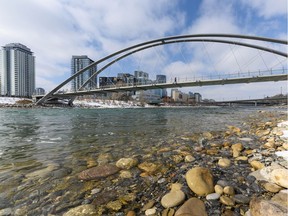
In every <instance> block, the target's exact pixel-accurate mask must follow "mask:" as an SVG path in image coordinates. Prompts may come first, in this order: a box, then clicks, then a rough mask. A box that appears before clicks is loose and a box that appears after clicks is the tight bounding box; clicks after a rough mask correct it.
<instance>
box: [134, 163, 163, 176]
mask: <svg viewBox="0 0 288 216" xmlns="http://www.w3.org/2000/svg"><path fill="white" fill-rule="evenodd" d="M138 168H139V169H140V170H142V171H144V172H147V173H149V174H153V173H155V172H156V171H157V169H158V166H157V165H156V164H154V163H150V162H143V163H141V164H139V165H138Z"/></svg>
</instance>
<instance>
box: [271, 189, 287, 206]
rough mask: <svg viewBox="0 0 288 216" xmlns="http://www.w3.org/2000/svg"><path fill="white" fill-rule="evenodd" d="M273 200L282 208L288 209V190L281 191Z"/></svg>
mask: <svg viewBox="0 0 288 216" xmlns="http://www.w3.org/2000/svg"><path fill="white" fill-rule="evenodd" d="M271 200H272V201H274V202H276V203H278V204H280V205H282V206H286V207H288V190H287V189H286V190H281V191H280V192H279V193H277V194H276V195H275V196H273V197H272V199H271Z"/></svg>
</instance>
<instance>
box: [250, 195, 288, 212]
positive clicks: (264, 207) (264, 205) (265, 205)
mask: <svg viewBox="0 0 288 216" xmlns="http://www.w3.org/2000/svg"><path fill="white" fill-rule="evenodd" d="M250 212H251V215H253V216H272V215H273V216H274V215H275V216H276V215H277V216H287V213H288V209H287V208H286V207H285V206H282V205H279V204H278V203H275V202H273V201H270V200H264V199H260V198H253V199H252V200H251V201H250Z"/></svg>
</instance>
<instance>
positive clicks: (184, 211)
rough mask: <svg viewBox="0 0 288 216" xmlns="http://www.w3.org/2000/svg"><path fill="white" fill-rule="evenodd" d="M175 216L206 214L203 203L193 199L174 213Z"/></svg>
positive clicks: (205, 215) (201, 215) (199, 215)
mask: <svg viewBox="0 0 288 216" xmlns="http://www.w3.org/2000/svg"><path fill="white" fill-rule="evenodd" d="M175 216H207V212H206V210H205V205H204V203H203V201H201V200H200V199H197V198H194V197H193V198H190V199H189V200H187V201H186V202H185V203H184V204H183V205H182V206H181V207H180V208H179V209H178V210H177V211H176V213H175Z"/></svg>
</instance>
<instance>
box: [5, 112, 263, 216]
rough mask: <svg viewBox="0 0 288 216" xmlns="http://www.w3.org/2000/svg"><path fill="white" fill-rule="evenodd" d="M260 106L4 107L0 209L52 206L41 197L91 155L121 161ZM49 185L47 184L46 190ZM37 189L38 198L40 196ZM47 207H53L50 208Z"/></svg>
mask: <svg viewBox="0 0 288 216" xmlns="http://www.w3.org/2000/svg"><path fill="white" fill-rule="evenodd" d="M261 109H263V108H261ZM258 110H259V108H254V107H250V108H220V107H185V108H134V109H78V108H71V109H70V108H47V109H46V108H45V109H16V108H9V109H8V108H7V109H6V108H1V109H0V181H1V185H0V209H5V208H11V209H12V211H14V210H15V209H21V208H23V206H25V207H26V211H28V212H29V211H30V210H31V209H29V207H27V206H31V205H32V204H33V205H34V206H33V205H32V206H33V208H34V209H35V207H37V206H41V208H42V209H43V207H45V206H46V207H47V206H48V205H49V204H43V202H44V200H43V199H42V198H41V196H43V197H47V194H48V193H50V192H51V184H54V186H55V181H61V179H63V178H65V177H67V176H75V175H76V174H77V173H79V172H80V171H82V170H83V169H85V168H86V164H85V163H84V162H83V161H85V160H86V159H87V158H88V157H90V158H97V157H98V156H99V155H100V154H103V153H112V154H113V159H112V160H115V161H117V160H118V159H120V158H122V157H127V156H132V155H135V154H138V155H141V154H143V155H144V154H145V153H147V151H149V149H151V148H152V147H153V146H156V145H157V144H159V143H163V142H166V141H167V142H168V141H169V140H173V139H174V138H175V137H177V136H181V135H184V134H192V133H199V132H204V131H223V130H225V129H226V128H227V126H228V125H234V126H240V125H241V124H242V123H243V120H245V119H247V118H248V117H249V116H253V115H255V114H256V113H257V112H258ZM57 170H58V171H59V172H56V171H57ZM51 173H53V175H51ZM40 185H41V188H42V190H41V191H39V187H40ZM44 186H45V187H47V188H48V189H47V190H45V189H43V188H44ZM54 186H53V187H54ZM67 190H68V189H67ZM69 190H72V189H71V187H70V188H69ZM35 191H36V192H35ZM47 191H48V192H47ZM33 193H34V195H35V193H36V195H37V197H38V198H37V200H36V201H34V200H33V199H34V196H33ZM31 194H32V195H31ZM29 197H30V198H29ZM39 197H40V198H39ZM28 198H29V199H28ZM31 200H32V201H31ZM31 202H32V203H31ZM46 202H47V200H46ZM48 203H51V202H48ZM31 208H32V207H31ZM23 211H24V210H23ZM46 211H47V212H49V211H51V209H50V210H49V208H48V207H47V209H46ZM38 213H39V212H38ZM31 214H32V213H31Z"/></svg>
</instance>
